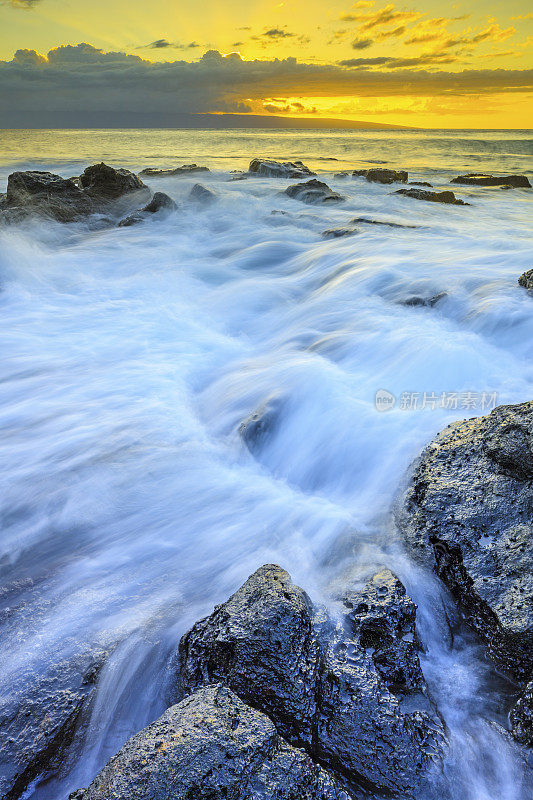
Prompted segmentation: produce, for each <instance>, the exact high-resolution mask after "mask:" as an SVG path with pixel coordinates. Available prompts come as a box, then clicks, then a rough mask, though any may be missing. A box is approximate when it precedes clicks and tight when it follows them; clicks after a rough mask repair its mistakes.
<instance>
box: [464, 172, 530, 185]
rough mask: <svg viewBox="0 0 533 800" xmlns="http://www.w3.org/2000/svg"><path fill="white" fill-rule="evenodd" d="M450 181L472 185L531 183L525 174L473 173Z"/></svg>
mask: <svg viewBox="0 0 533 800" xmlns="http://www.w3.org/2000/svg"><path fill="white" fill-rule="evenodd" d="M450 183H463V184H467V185H471V186H514V187H530V186H531V184H530V182H529V180H528V179H527V178H526V176H525V175H501V176H497V175H484V174H477V173H471V174H470V175H459V176H458V177H457V178H452V180H451V181H450Z"/></svg>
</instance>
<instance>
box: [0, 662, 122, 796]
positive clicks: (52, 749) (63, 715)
mask: <svg viewBox="0 0 533 800" xmlns="http://www.w3.org/2000/svg"><path fill="white" fill-rule="evenodd" d="M106 656H107V653H106V652H104V651H103V650H99V649H95V650H91V651H89V652H84V653H81V654H80V655H77V656H75V657H73V658H71V659H69V660H66V661H62V662H59V663H58V664H55V665H53V667H50V668H49V670H48V672H47V673H45V674H44V675H43V676H38V677H35V679H34V680H32V681H31V682H29V681H24V682H23V681H20V682H17V681H15V682H14V685H13V687H12V691H11V692H10V694H9V695H8V696H7V697H5V698H3V699H2V700H1V701H0V798H2V800H15V798H18V797H19V796H20V795H21V794H22V792H23V791H24V790H25V788H26V787H27V786H28V784H29V783H30V782H31V781H32V780H34V778H36V777H37V776H39V775H51V774H53V773H54V771H55V770H56V769H58V768H59V767H60V766H61V758H62V756H63V754H64V752H65V750H66V748H67V747H68V746H69V745H70V744H71V742H72V740H73V738H74V734H75V732H76V730H77V728H78V727H79V726H80V725H82V724H83V722H84V721H86V719H87V717H88V710H89V706H90V702H91V699H92V696H93V693H94V689H95V682H96V679H97V676H98V672H99V670H100V669H101V667H102V665H103V663H104V661H105V659H106Z"/></svg>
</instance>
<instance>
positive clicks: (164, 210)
mask: <svg viewBox="0 0 533 800" xmlns="http://www.w3.org/2000/svg"><path fill="white" fill-rule="evenodd" d="M177 208H178V206H177V205H176V203H175V202H174V200H173V199H172V198H171V197H169V196H168V194H165V193H164V192H155V194H154V196H153V197H152V199H151V200H150V202H149V203H148V205H146V206H145V207H144V208H141V209H139V211H135V212H134V213H133V214H130V215H129V216H128V217H126V218H125V219H123V220H121V221H120V222H119V223H118V226H119V228H127V227H130V226H131V225H138V224H139V223H140V222H144V221H145V220H146V219H148V218H149V216H150V214H159V215H160V216H166V215H167V214H170V213H171V212H172V211H177Z"/></svg>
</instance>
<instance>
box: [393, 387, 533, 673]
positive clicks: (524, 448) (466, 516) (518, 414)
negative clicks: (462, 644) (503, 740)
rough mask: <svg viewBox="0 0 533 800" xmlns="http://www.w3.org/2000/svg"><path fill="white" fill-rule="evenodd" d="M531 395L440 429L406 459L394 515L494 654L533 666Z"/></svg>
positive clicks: (523, 669)
mask: <svg viewBox="0 0 533 800" xmlns="http://www.w3.org/2000/svg"><path fill="white" fill-rule="evenodd" d="M532 447H533V402H529V403H522V404H519V405H514V406H499V407H498V408H496V409H495V410H494V411H493V412H492V413H491V414H488V415H487V416H484V417H476V418H474V419H469V420H464V421H462V422H455V423H453V424H452V425H449V426H448V427H447V428H445V430H444V431H442V432H441V433H440V434H439V435H438V436H437V437H436V438H435V439H434V440H433V441H432V442H431V444H430V445H428V447H427V448H426V449H425V450H424V452H423V453H422V455H421V457H420V459H419V460H418V462H417V463H416V464H415V466H414V471H413V475H412V479H411V483H410V486H409V489H408V491H407V494H406V496H405V498H404V501H403V505H402V507H401V509H400V510H399V514H398V522H399V525H400V527H401V529H402V531H403V533H404V535H405V538H406V540H407V542H408V543H409V545H410V546H411V549H412V551H413V553H414V554H415V555H417V554H418V556H420V558H421V559H423V560H426V561H427V562H429V563H430V564H431V565H432V566H433V569H434V570H435V572H436V573H437V575H439V577H440V578H441V579H442V581H443V582H444V583H445V584H446V586H447V587H448V589H449V590H450V592H451V593H452V595H453V596H454V597H455V599H456V600H457V602H458V604H459V606H460V608H461V609H462V611H463V612H464V614H465V617H466V619H467V621H468V622H469V623H470V625H471V626H472V627H473V628H474V629H475V630H476V631H477V633H478V634H479V635H480V637H481V638H482V639H483V640H484V641H485V642H486V643H487V645H488V649H489V652H490V654H491V656H492V657H493V659H494V660H495V661H496V663H497V664H499V665H500V666H501V667H502V668H503V669H504V670H505V671H507V672H508V673H509V674H510V675H512V676H513V677H515V678H517V679H518V680H528V679H529V676H530V675H531V672H532V669H533V549H532V535H533V450H532Z"/></svg>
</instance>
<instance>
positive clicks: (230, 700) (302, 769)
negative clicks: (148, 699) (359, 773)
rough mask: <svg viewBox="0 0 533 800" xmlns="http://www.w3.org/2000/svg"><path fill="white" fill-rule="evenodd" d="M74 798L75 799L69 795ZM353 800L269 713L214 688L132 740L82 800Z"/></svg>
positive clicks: (201, 692) (171, 710) (177, 707)
mask: <svg viewBox="0 0 533 800" xmlns="http://www.w3.org/2000/svg"><path fill="white" fill-rule="evenodd" d="M71 797H72V796H71ZM155 798H161V799H163V798H172V800H227V798H234V800H273V799H274V798H276V799H277V800H347V796H346V794H345V793H344V791H343V790H342V789H341V787H340V786H339V785H338V784H337V783H336V782H335V780H334V779H333V778H332V777H331V776H330V775H328V773H327V772H326V771H325V770H323V769H322V768H321V767H320V766H318V765H316V764H314V763H313V762H312V761H311V759H310V758H309V757H308V756H307V755H306V754H305V753H304V752H302V751H301V750H298V749H296V748H294V747H291V746H290V745H289V744H288V743H287V742H285V741H284V740H283V739H282V738H281V737H280V736H279V735H278V733H277V732H276V729H275V727H274V725H273V723H272V722H271V721H270V720H269V719H268V717H266V716H265V715H264V714H262V713H260V712H259V711H257V710H255V709H252V708H250V707H249V706H247V705H245V704H244V703H243V702H242V700H240V699H239V697H237V695H236V694H234V693H233V692H232V691H230V690H229V689H228V688H226V687H224V686H208V687H205V688H202V689H200V690H199V691H198V692H196V693H194V694H192V695H191V696H190V697H187V698H186V699H184V700H182V701H181V702H180V703H178V704H177V705H175V706H172V707H171V708H169V709H168V710H167V711H166V712H165V713H164V714H163V716H162V717H160V718H159V719H158V720H157V721H156V722H154V723H152V724H151V725H149V726H148V727H147V728H145V729H144V730H143V731H141V732H140V733H138V734H136V735H135V736H134V737H133V738H132V739H130V740H129V741H128V742H126V744H125V745H124V747H122V749H121V750H120V751H119V752H118V753H117V755H116V756H114V757H113V758H112V759H111V760H110V761H109V763H108V764H107V765H106V766H105V767H104V768H103V770H102V771H101V772H100V774H99V775H98V776H97V777H96V778H95V779H94V781H93V782H92V784H91V785H90V786H89V788H88V789H86V790H85V791H84V792H83V793H81V794H78V800H154V799H155Z"/></svg>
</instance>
